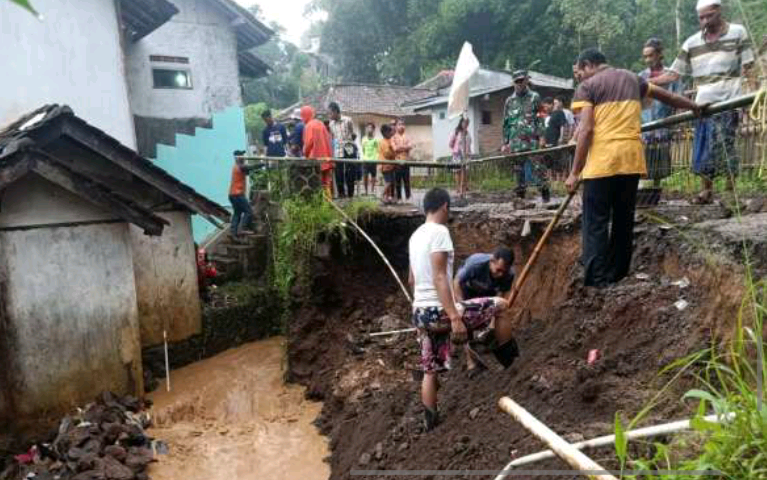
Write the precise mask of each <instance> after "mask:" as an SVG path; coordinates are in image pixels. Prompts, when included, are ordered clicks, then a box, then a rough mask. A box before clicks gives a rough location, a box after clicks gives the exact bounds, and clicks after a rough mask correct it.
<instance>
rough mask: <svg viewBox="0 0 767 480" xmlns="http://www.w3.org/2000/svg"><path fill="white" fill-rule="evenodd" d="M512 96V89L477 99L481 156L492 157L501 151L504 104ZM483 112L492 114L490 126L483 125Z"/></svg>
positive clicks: (478, 138) (478, 137)
mask: <svg viewBox="0 0 767 480" xmlns="http://www.w3.org/2000/svg"><path fill="white" fill-rule="evenodd" d="M510 94H511V89H509V90H503V91H501V92H495V93H492V94H490V95H489V96H488V98H487V100H485V97H479V98H478V99H477V103H476V105H477V107H476V108H477V111H476V113H477V116H476V119H477V120H476V121H477V140H478V142H479V152H477V153H479V154H480V155H483V156H485V155H492V154H494V153H496V152H498V151H499V149H500V148H501V143H502V142H503V104H504V103H505V102H506V98H507V97H508V96H509V95H510ZM482 112H488V113H489V114H490V124H489V125H484V124H483V123H482V117H483V113H482Z"/></svg>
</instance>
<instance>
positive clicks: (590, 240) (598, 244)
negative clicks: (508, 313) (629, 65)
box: [565, 49, 702, 287]
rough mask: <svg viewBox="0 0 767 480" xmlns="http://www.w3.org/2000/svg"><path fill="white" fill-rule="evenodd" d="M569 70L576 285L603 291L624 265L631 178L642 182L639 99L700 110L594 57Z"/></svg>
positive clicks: (590, 53)
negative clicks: (579, 236)
mask: <svg viewBox="0 0 767 480" xmlns="http://www.w3.org/2000/svg"><path fill="white" fill-rule="evenodd" d="M577 65H578V68H579V70H580V73H581V76H582V79H583V83H581V84H580V86H579V87H578V90H577V91H576V92H575V97H574V99H573V106H572V108H573V111H575V112H580V118H581V121H580V124H579V127H578V138H577V139H576V140H577V147H576V149H575V159H574V160H573V168H572V171H571V173H570V176H569V177H568V179H567V181H566V182H565V184H566V186H567V188H568V190H570V191H571V192H572V191H574V190H575V189H576V188H577V184H578V179H579V178H582V181H583V227H582V228H583V246H582V248H583V253H582V255H581V261H582V262H583V266H584V268H585V276H584V284H585V285H586V286H597V287H603V286H606V285H608V284H610V283H615V282H618V281H620V280H621V279H623V278H624V277H626V275H628V272H629V268H630V266H631V255H632V251H633V241H634V211H635V208H636V197H637V189H638V187H639V177H640V176H643V175H647V164H646V162H645V156H644V145H643V144H642V136H641V127H642V125H641V115H642V100H643V99H644V98H645V97H650V98H653V99H655V100H659V101H661V102H663V103H666V104H668V105H671V106H672V107H675V108H678V109H684V110H693V111H695V112H696V114H699V113H700V111H701V109H702V107H700V106H699V105H697V104H696V103H694V102H692V101H691V100H688V99H686V98H684V97H682V96H679V95H675V94H673V93H671V92H668V91H666V90H663V89H662V88H660V87H657V86H653V85H651V84H649V83H647V81H645V80H644V79H642V78H640V77H639V76H637V75H636V74H635V73H632V72H629V71H628V70H620V69H617V68H613V67H611V66H609V65H608V64H607V60H606V59H605V56H604V55H603V54H602V53H601V52H600V51H599V50H596V49H588V50H585V51H584V52H582V53H581V54H580V56H579V57H578V62H577ZM611 224H612V225H611ZM608 227H610V228H609V230H608Z"/></svg>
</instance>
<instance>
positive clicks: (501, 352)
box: [493, 185, 578, 367]
mask: <svg viewBox="0 0 767 480" xmlns="http://www.w3.org/2000/svg"><path fill="white" fill-rule="evenodd" d="M577 190H578V185H576V187H575V189H574V190H573V192H572V193H570V194H569V195H567V198H566V199H565V201H564V202H562V205H560V206H559V208H558V209H557V213H556V214H555V215H554V218H552V219H551V222H549V226H548V227H546V231H545V232H543V235H542V236H541V238H540V240H538V244H537V245H536V246H535V249H534V250H533V253H532V254H531V255H530V258H529V259H528V260H527V263H526V264H525V267H524V268H523V269H522V272H521V273H520V274H519V277H518V278H517V281H516V282H515V283H514V286H513V287H512V288H511V292H509V295H508V297H507V298H506V300H507V301H508V302H509V309H511V307H512V306H513V305H514V302H515V301H516V300H517V297H519V291H520V290H521V289H522V285H524V283H525V281H526V280H527V277H528V275H529V274H530V270H531V269H532V268H533V265H535V262H536V261H537V260H538V256H539V255H540V254H541V250H543V246H544V245H545V244H546V242H547V241H548V239H549V237H550V236H551V233H552V232H553V231H554V227H556V226H557V223H559V220H560V219H561V218H562V214H564V212H565V210H566V209H567V207H568V206H569V205H570V202H571V201H572V199H573V197H575V192H576V191H577ZM493 353H495V356H496V358H497V359H498V361H499V362H500V363H501V364H502V365H503V366H504V367H508V366H510V365H511V364H512V363H513V362H514V359H515V358H516V357H518V356H519V347H518V345H517V341H516V339H514V338H513V337H512V339H511V340H509V341H508V342H506V343H505V344H504V345H501V346H500V347H499V348H498V350H497V351H495V352H493Z"/></svg>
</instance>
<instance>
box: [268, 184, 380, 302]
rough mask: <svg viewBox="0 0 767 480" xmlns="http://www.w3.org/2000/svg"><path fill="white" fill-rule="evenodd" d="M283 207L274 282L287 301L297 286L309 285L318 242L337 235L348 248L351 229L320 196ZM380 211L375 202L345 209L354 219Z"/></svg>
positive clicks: (358, 202) (288, 201) (287, 200)
mask: <svg viewBox="0 0 767 480" xmlns="http://www.w3.org/2000/svg"><path fill="white" fill-rule="evenodd" d="M281 206H282V209H283V213H284V215H283V220H282V221H281V222H280V223H279V225H278V227H277V231H276V232H274V238H275V240H274V267H273V281H274V283H275V286H276V287H277V289H278V291H279V292H280V293H281V294H282V295H283V296H285V297H287V296H288V294H289V292H290V289H291V287H292V286H293V285H295V284H296V283H298V284H301V285H304V284H305V283H306V282H307V281H308V276H309V266H310V265H309V261H310V259H311V256H312V254H313V253H314V251H315V248H316V246H317V242H318V241H319V240H320V239H322V238H329V237H332V236H334V235H337V236H338V237H339V239H340V241H341V243H342V244H343V245H345V244H346V243H347V240H348V238H347V232H348V228H349V226H348V225H346V221H345V220H344V218H343V217H342V216H341V214H340V213H339V212H337V211H336V210H335V209H334V208H333V207H332V206H331V205H330V204H329V203H328V202H327V201H326V200H325V199H324V198H323V197H322V194H320V193H317V194H315V195H312V196H311V197H308V198H305V197H301V196H295V197H289V198H285V199H283V200H282V202H281ZM376 208H377V204H376V203H375V202H373V201H371V200H355V201H353V202H351V203H348V204H346V205H344V206H343V209H344V211H345V213H346V214H347V215H349V217H351V218H352V219H357V218H358V217H360V216H361V215H363V214H365V213H367V212H370V211H372V210H374V209H376Z"/></svg>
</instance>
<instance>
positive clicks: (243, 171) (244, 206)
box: [229, 150, 254, 238]
mask: <svg viewBox="0 0 767 480" xmlns="http://www.w3.org/2000/svg"><path fill="white" fill-rule="evenodd" d="M245 154H246V152H245V150H236V151H235V152H234V153H233V154H232V155H233V156H234V166H233V167H232V181H231V183H230V184H229V202H230V203H231V204H232V224H231V233H232V237H234V238H239V237H240V235H252V234H253V232H251V231H250V230H246V229H247V228H248V227H250V224H251V222H252V221H253V209H252V208H251V207H250V202H249V201H248V173H250V171H251V170H253V168H254V167H247V166H245V161H244V160H243V159H242V156H243V155H245ZM241 226H242V227H244V228H242V229H241V228H240V227H241Z"/></svg>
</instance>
